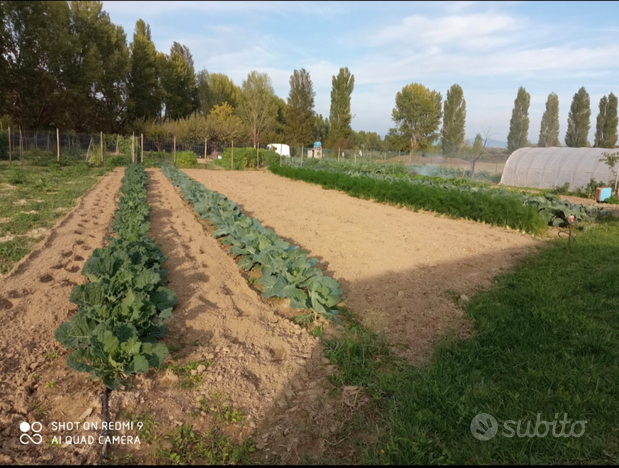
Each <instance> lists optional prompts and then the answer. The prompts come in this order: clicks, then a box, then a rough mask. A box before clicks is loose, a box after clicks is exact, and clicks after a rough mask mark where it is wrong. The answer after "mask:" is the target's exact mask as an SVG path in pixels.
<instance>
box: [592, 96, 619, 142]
mask: <svg viewBox="0 0 619 468" xmlns="http://www.w3.org/2000/svg"><path fill="white" fill-rule="evenodd" d="M617 123H618V119H617V97H616V96H615V95H614V94H613V93H610V95H609V96H608V97H606V96H603V97H602V99H600V112H599V113H598V116H597V121H596V127H595V142H594V146H595V147H596V148H614V147H615V145H616V144H617Z"/></svg>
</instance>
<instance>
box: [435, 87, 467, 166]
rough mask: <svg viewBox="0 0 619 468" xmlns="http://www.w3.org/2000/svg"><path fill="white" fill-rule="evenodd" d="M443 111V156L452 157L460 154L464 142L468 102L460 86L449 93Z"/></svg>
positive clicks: (452, 88) (451, 89)
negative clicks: (459, 150)
mask: <svg viewBox="0 0 619 468" xmlns="http://www.w3.org/2000/svg"><path fill="white" fill-rule="evenodd" d="M443 109H444V110H443V128H442V130H441V146H442V148H443V154H445V155H449V156H451V155H455V154H457V153H458V149H459V148H460V147H461V146H462V143H463V142H464V132H465V124H466V101H465V100H464V93H463V91H462V88H461V87H460V85H458V84H454V85H453V86H452V87H451V88H450V89H449V90H448V91H447V97H446V98H445V104H444V106H443Z"/></svg>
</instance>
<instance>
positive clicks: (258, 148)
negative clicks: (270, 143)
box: [256, 144, 260, 169]
mask: <svg viewBox="0 0 619 468" xmlns="http://www.w3.org/2000/svg"><path fill="white" fill-rule="evenodd" d="M259 168H260V144H257V145H256V169H259Z"/></svg>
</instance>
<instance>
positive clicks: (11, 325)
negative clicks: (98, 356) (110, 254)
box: [0, 169, 124, 463]
mask: <svg viewBox="0 0 619 468" xmlns="http://www.w3.org/2000/svg"><path fill="white" fill-rule="evenodd" d="M123 173H124V171H123V170H122V169H116V170H115V171H114V172H112V173H108V174H106V175H105V176H103V177H102V178H101V180H99V181H98V182H97V184H96V185H95V186H94V187H93V188H91V189H90V190H89V191H87V192H86V193H85V194H84V195H82V197H80V199H79V200H78V202H77V206H76V207H75V208H74V209H73V210H72V211H71V212H70V213H69V214H68V215H67V216H66V217H65V218H64V219H62V220H61V221H59V222H58V223H57V224H56V226H55V227H54V228H52V229H51V230H50V232H49V233H48V235H47V236H46V237H45V239H44V240H43V241H42V242H41V244H40V245H39V247H37V248H36V249H34V250H33V251H32V252H31V253H30V254H29V255H28V256H27V257H25V258H24V259H22V260H21V261H20V262H19V263H18V264H16V265H15V267H14V268H13V270H12V271H11V272H10V273H9V274H8V275H6V276H5V277H3V278H2V280H0V317H1V318H2V327H0V356H2V359H1V360H0V382H1V383H0V463H4V462H7V463H10V462H11V461H13V462H19V463H43V462H52V461H56V462H62V461H64V460H65V459H66V457H69V458H70V457H71V456H73V455H74V454H77V455H80V454H82V453H84V452H82V451H79V452H78V451H66V452H64V453H62V454H58V453H56V454H55V455H58V456H60V458H54V456H55V455H53V454H52V453H47V452H45V450H46V449H49V446H48V445H47V444H42V445H41V446H39V447H33V446H32V444H31V445H29V446H28V445H22V444H20V442H19V435H20V430H19V424H20V422H21V421H24V420H27V421H29V422H33V421H34V420H37V421H41V422H43V423H45V421H48V420H62V419H63V418H64V417H68V416H79V415H78V414H72V413H74V412H75V411H80V410H81V411H83V407H82V406H83V405H87V404H90V398H88V399H87V401H84V402H83V403H82V404H78V405H75V404H74V403H73V404H72V403H71V402H70V400H71V398H73V397H75V396H76V395H77V394H79V392H80V391H82V390H84V388H85V387H84V381H85V378H86V377H85V374H77V373H76V372H74V371H70V370H68V368H67V367H66V365H65V358H66V355H67V352H66V351H65V350H64V349H63V348H62V347H61V346H60V345H59V344H58V343H57V342H56V340H55V338H54V331H55V330H56V328H57V327H58V325H59V324H60V323H61V322H64V321H66V320H68V319H69V318H70V317H71V316H72V315H73V314H74V313H75V312H76V310H77V306H75V305H74V304H72V303H70V302H69V297H70V294H71V291H72V288H73V286H74V285H76V284H81V283H84V282H86V278H85V277H83V276H82V275H81V273H80V272H81V269H82V266H83V264H84V262H85V260H86V259H87V258H88V257H89V256H90V255H91V253H92V251H93V250H94V249H95V248H98V247H103V246H104V243H105V239H106V238H107V235H108V228H109V224H110V222H111V220H112V217H113V213H114V210H115V209H116V201H115V200H116V197H117V194H118V189H119V188H120V180H121V179H122V177H123ZM86 387H90V386H89V385H86ZM72 420H74V419H72ZM46 433H47V432H46V431H44V433H43V434H44V435H45V434H46Z"/></svg>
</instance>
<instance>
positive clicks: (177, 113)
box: [159, 41, 198, 120]
mask: <svg viewBox="0 0 619 468" xmlns="http://www.w3.org/2000/svg"><path fill="white" fill-rule="evenodd" d="M159 64H160V65H159V66H160V67H161V69H162V73H161V86H162V88H163V92H164V93H163V103H164V105H165V118H166V119H174V120H176V119H182V118H185V117H187V116H189V115H190V114H191V113H192V112H194V111H195V110H197V107H198V106H197V104H198V96H197V91H196V77H195V71H194V65H193V58H192V56H191V53H190V52H189V49H188V48H187V47H186V46H184V45H181V44H179V43H178V42H176V41H175V42H174V43H173V44H172V47H171V49H170V54H169V55H167V56H166V55H163V54H159Z"/></svg>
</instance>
